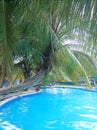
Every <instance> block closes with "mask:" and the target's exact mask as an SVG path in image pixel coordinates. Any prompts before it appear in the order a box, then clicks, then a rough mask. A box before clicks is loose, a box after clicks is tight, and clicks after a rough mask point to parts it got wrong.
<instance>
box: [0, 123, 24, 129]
mask: <svg viewBox="0 0 97 130" xmlns="http://www.w3.org/2000/svg"><path fill="white" fill-rule="evenodd" d="M0 127H1V128H2V129H3V130H22V129H20V128H17V127H16V126H15V125H13V124H10V123H9V122H8V121H4V122H2V123H0Z"/></svg>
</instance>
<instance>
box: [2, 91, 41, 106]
mask: <svg viewBox="0 0 97 130" xmlns="http://www.w3.org/2000/svg"><path fill="white" fill-rule="evenodd" d="M41 92H42V90H39V91H35V90H34V91H31V90H30V91H27V92H22V93H17V95H13V96H12V97H9V98H7V99H4V100H2V101H0V107H2V106H3V105H4V104H6V103H8V102H10V101H12V100H14V99H16V98H18V97H23V96H28V95H33V94H38V93H41Z"/></svg>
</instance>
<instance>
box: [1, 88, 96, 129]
mask: <svg viewBox="0 0 97 130" xmlns="http://www.w3.org/2000/svg"><path fill="white" fill-rule="evenodd" d="M0 130H97V92H90V91H85V90H81V89H70V88H65V89H62V88H52V89H46V90H43V92H42V93H38V94H34V95H29V96H24V97H19V98H17V99H14V100H12V101H10V102H8V103H7V104H5V105H3V106H2V107H0Z"/></svg>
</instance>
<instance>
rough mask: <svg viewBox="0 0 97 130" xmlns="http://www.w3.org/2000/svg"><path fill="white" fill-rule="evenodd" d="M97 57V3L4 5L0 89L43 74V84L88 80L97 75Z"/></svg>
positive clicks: (33, 0) (6, 1)
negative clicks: (5, 85)
mask: <svg viewBox="0 0 97 130" xmlns="http://www.w3.org/2000/svg"><path fill="white" fill-rule="evenodd" d="M96 54H97V1H96V0H1V1H0V86H1V87H2V84H3V82H4V81H5V80H8V81H9V82H10V86H12V85H13V83H14V81H15V80H16V79H20V80H21V81H25V80H27V79H28V78H30V77H33V76H35V75H37V73H38V72H39V71H41V72H42V73H44V74H45V77H44V78H43V83H44V84H46V83H48V82H56V81H74V82H78V80H79V78H80V77H83V78H84V79H86V82H88V78H87V77H88V76H92V75H97V61H96ZM19 59H20V60H19ZM17 60H19V61H17ZM16 61H17V63H16Z"/></svg>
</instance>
